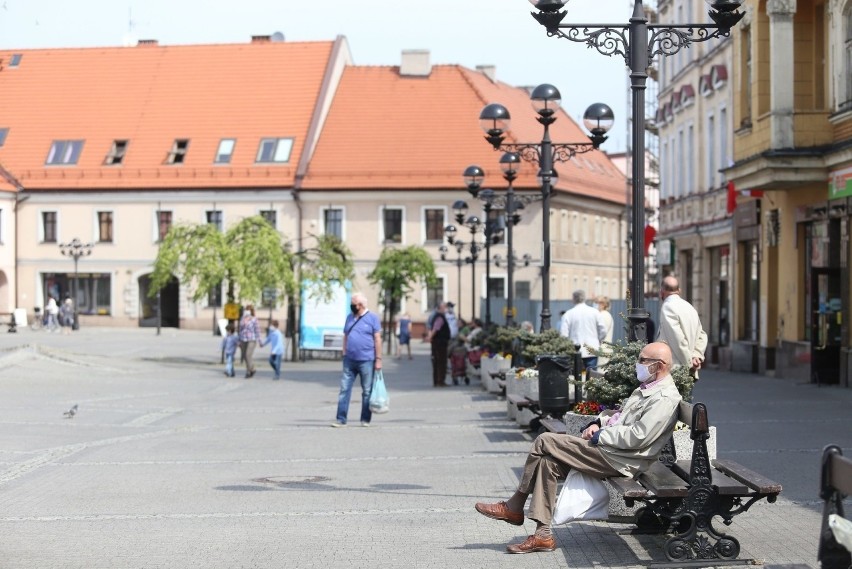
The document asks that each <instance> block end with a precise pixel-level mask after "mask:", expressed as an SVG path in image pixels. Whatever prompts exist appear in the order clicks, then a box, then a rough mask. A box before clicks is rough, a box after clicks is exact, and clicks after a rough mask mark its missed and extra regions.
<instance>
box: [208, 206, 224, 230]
mask: <svg viewBox="0 0 852 569" xmlns="http://www.w3.org/2000/svg"><path fill="white" fill-rule="evenodd" d="M205 213H206V216H207V223H209V224H210V225H212V226H214V227H215V228H216V229H217V230H218V231H222V210H221V209H208V210H207V211H206V212H205Z"/></svg>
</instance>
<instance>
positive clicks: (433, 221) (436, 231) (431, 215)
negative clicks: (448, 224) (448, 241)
mask: <svg viewBox="0 0 852 569" xmlns="http://www.w3.org/2000/svg"><path fill="white" fill-rule="evenodd" d="M424 216H425V222H424V223H425V225H426V241H438V242H441V241H443V240H444V210H443V209H442V208H430V209H427V210H425V212H424Z"/></svg>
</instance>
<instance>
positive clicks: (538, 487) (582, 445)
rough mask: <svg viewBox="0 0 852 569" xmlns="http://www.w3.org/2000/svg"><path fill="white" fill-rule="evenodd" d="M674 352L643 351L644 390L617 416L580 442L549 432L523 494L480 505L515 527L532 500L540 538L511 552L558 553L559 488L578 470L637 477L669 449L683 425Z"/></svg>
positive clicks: (533, 455) (528, 467)
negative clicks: (555, 522)
mask: <svg viewBox="0 0 852 569" xmlns="http://www.w3.org/2000/svg"><path fill="white" fill-rule="evenodd" d="M671 364H672V353H671V350H669V347H668V346H667V345H665V344H663V343H660V342H655V343H653V344H648V345H647V346H645V347H644V348H642V352H641V353H640V354H639V361H638V363H637V364H636V377H637V381H638V382H639V387H638V388H637V389H636V390H634V391H633V393H632V394H631V395H630V397H629V398H628V399H627V401H626V402H625V403H624V405H623V406H622V408H621V411H620V412H618V413H615V412H613V411H607V412H605V413H603V414H601V415H600V416H598V418H597V419H596V420H595V421H594V422H592V423H590V424H589V425H588V426H587V427H586V428H585V429H584V430H583V432H582V435H581V436H580V437H577V436H574V435H567V434H566V435H557V434H554V433H543V434H541V435H539V437H538V438H536V440H535V443H533V448H532V450H531V451H530V453H529V455H528V456H527V461H526V464H525V466H524V472H523V475H522V476H521V482H520V484H519V485H518V489H517V490H516V491H515V493H514V494H513V495H512V497H511V498H509V499H508V500H507V501H505V502H498V503H496V504H486V503H482V502H480V503H478V504H476V506H475V507H476V511H477V512H479V513H480V514H482V515H484V516H486V517H489V518H492V519H495V520H501V521H504V522H507V523H510V524H512V525H516V526H520V525H523V523H524V505H525V504H526V501H527V498H528V497H529V496H530V495H532V500H531V501H530V508H529V513H528V514H527V517H529V518H530V519H531V520H534V521H535V522H536V530H535V533H534V534H533V535H531V536H529V537H528V538H527V539H526V540H525V541H524V542H523V543H519V544H513V545H510V546H509V547H508V548H507V550H508V551H509V553H532V552H535V551H553V550H554V549H556V541H555V540H554V539H553V534H552V532H551V529H550V522H551V520H552V519H553V509H554V507H555V504H556V498H557V495H556V494H557V493H556V487H557V482H558V480H559V479H562V478H565V477H566V476H567V475H568V472H569V471H570V470H571V469H572V468H576V469H577V470H579V471H580V472H583V473H584V474H588V475H590V476H594V477H595V478H601V479H602V478H610V477H612V476H635V475H636V474H639V473H641V472H644V471H645V470H647V469H648V468H649V467H650V466H651V464H653V463H654V461H656V460H657V455H659V454H660V451H661V450H662V448H663V446H665V444H666V441H667V440H668V437H669V435H671V433H672V430H673V429H674V425H675V423H676V422H677V416H678V405H679V404H680V401H681V397H680V393H679V392H678V390H677V387H676V386H675V383H674V380H673V379H672V376H671V375H670V374H669V371H670V370H671Z"/></svg>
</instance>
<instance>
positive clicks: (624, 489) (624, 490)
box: [607, 476, 652, 498]
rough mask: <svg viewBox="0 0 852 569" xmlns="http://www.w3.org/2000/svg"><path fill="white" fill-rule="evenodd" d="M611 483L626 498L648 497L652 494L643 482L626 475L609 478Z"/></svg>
mask: <svg viewBox="0 0 852 569" xmlns="http://www.w3.org/2000/svg"><path fill="white" fill-rule="evenodd" d="M607 481H608V482H609V483H610V485H611V486H612V487H613V488H615V490H616V491H617V492H618V493H619V494H621V495H622V496H624V497H625V498H647V497H649V496H652V494H651V493H650V492H648V491H647V490H645V488H643V487H642V485H641V484H639V483H638V482H636V481H635V480H634V479H632V478H628V477H626V476H614V477H612V478H607Z"/></svg>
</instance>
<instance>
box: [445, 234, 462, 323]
mask: <svg viewBox="0 0 852 569" xmlns="http://www.w3.org/2000/svg"><path fill="white" fill-rule="evenodd" d="M449 227H453V226H451V225H448V226H447V228H449ZM448 239H449V236H448ZM453 245H454V246H455V248H456V253H457V254H458V256H457V257H456V259H455V261H453V262H454V263H455V264H456V269H457V274H456V282H457V283H458V298H457V299H456V304H457V305H458V308H459V314H461V313H462V302H461V292H462V286H461V269H462V266H463V265H464V257H462V251H464V245H465V244H464V243H463V242H461V241H456V242H455V243H453ZM438 251H439V252H440V253H441V260H442V261H452V259H447V253H449V252H450V249H449V248H448V247H447V246H446V245H441V246H440V247H438Z"/></svg>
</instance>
